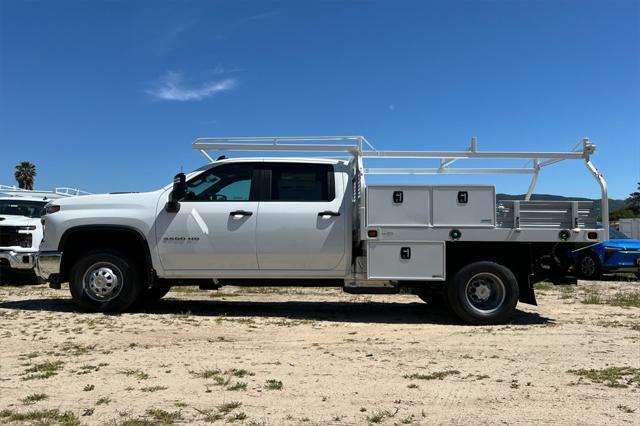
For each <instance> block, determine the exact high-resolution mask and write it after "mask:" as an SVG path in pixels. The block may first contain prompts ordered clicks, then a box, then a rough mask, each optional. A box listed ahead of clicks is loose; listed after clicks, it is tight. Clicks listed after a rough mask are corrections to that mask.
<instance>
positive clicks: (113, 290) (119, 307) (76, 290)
mask: <svg viewBox="0 0 640 426" xmlns="http://www.w3.org/2000/svg"><path fill="white" fill-rule="evenodd" d="M142 287H143V286H142V282H141V281H140V277H139V274H138V271H137V269H136V268H135V267H134V265H133V264H132V262H131V261H130V259H129V258H128V257H127V256H126V255H124V254H122V253H120V252H117V251H114V250H108V249H104V250H94V251H90V252H89V253H87V254H86V255H84V256H83V257H81V258H80V259H78V261H77V262H76V263H75V264H74V265H73V267H72V268H71V274H70V280H69V289H70V291H71V296H72V297H73V300H74V302H76V304H78V306H80V307H81V308H83V309H86V310H88V311H93V312H122V311H124V310H126V309H127V308H129V307H130V306H131V305H132V304H133V303H134V302H135V301H136V300H138V298H139V297H140V294H141V292H142Z"/></svg>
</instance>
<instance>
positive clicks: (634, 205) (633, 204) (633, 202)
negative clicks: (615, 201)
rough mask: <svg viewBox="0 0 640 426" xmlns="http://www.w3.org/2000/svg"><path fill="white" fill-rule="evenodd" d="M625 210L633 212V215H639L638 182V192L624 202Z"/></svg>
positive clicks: (639, 184) (639, 195)
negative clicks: (625, 204)
mask: <svg viewBox="0 0 640 426" xmlns="http://www.w3.org/2000/svg"><path fill="white" fill-rule="evenodd" d="M625 201H626V203H627V208H628V209H631V210H633V212H634V213H636V214H638V213H640V182H638V190H637V191H636V192H632V193H631V194H630V195H629V198H627V199H626V200H625Z"/></svg>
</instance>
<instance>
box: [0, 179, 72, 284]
mask: <svg viewBox="0 0 640 426" xmlns="http://www.w3.org/2000/svg"><path fill="white" fill-rule="evenodd" d="M80 193H83V192H82V191H79V190H73V189H71V188H56V189H54V190H53V191H32V190H25V189H19V188H16V187H11V186H4V185H0V283H1V284H5V283H28V282H36V281H37V277H36V275H35V273H34V270H33V268H34V260H33V257H34V254H35V253H36V252H37V251H38V248H39V246H40V241H41V240H42V224H41V223H40V218H41V216H42V215H43V214H44V207H45V205H46V204H47V203H48V202H49V201H51V200H54V199H58V198H62V197H69V196H72V195H76V194H80Z"/></svg>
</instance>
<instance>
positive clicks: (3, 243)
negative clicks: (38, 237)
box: [0, 226, 31, 247]
mask: <svg viewBox="0 0 640 426" xmlns="http://www.w3.org/2000/svg"><path fill="white" fill-rule="evenodd" d="M18 229H19V227H18V226H0V247H9V246H22V247H25V246H24V244H25V243H26V238H25V237H27V236H31V235H25V234H20V233H19V232H18ZM29 246H30V245H29ZM29 246H26V247H29Z"/></svg>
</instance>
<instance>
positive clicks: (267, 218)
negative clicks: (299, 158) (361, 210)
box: [256, 162, 350, 275]
mask: <svg viewBox="0 0 640 426" xmlns="http://www.w3.org/2000/svg"><path fill="white" fill-rule="evenodd" d="M264 166H265V172H264V175H263V178H264V179H263V181H264V182H263V191H264V192H265V194H264V197H263V199H262V200H261V202H260V207H259V211H258V224H257V232H256V246H257V253H258V266H259V268H260V270H273V271H275V270H282V271H295V270H298V271H301V270H304V271H305V274H304V275H310V274H313V273H314V271H318V272H321V271H337V272H336V273H341V274H343V273H344V269H345V267H346V266H345V261H346V260H345V258H346V257H347V256H345V254H346V251H347V250H346V243H347V237H348V236H347V229H346V224H347V217H346V216H347V210H346V206H345V202H344V188H343V184H342V182H341V175H340V174H336V173H335V172H334V166H333V165H332V164H322V163H281V162H265V163H264ZM336 180H339V182H336ZM349 232H350V231H349ZM330 275H332V274H330Z"/></svg>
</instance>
